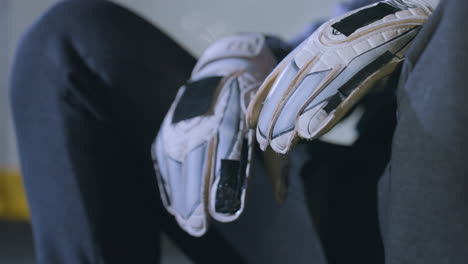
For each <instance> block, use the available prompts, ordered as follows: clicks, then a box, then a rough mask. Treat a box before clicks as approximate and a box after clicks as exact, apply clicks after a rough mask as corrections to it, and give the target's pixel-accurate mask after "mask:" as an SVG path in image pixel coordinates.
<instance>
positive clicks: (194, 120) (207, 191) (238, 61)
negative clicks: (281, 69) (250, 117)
mask: <svg viewBox="0 0 468 264" xmlns="http://www.w3.org/2000/svg"><path fill="white" fill-rule="evenodd" d="M276 64H277V60H276V58H275V57H274V55H273V53H272V51H271V50H270V48H269V47H268V46H267V41H266V38H265V37H264V36H263V35H260V34H250V33H249V34H237V35H234V36H230V37H226V38H223V39H221V40H219V41H216V42H215V43H214V44H212V45H211V46H210V47H209V48H208V49H207V50H206V51H205V52H204V54H203V55H202V56H201V58H200V60H199V61H198V63H197V65H196V66H195V69H194V70H193V72H192V75H191V79H190V80H189V81H188V82H187V83H186V84H185V85H184V86H182V87H181V89H180V90H179V92H178V94H177V96H176V99H175V101H174V103H173V104H172V106H171V108H170V110H169V112H168V113H167V115H166V117H165V119H164V122H163V124H162V126H161V129H160V131H159V133H158V135H157V138H156V141H155V143H154V144H153V147H152V153H153V157H154V160H155V163H156V168H157V172H158V173H157V179H158V184H159V189H160V193H161V196H162V200H163V203H164V205H165V207H166V208H167V210H168V211H169V212H170V213H171V214H173V215H174V216H175V218H176V220H177V222H178V223H179V225H180V226H181V227H182V228H183V229H184V230H185V231H187V232H188V233H189V234H191V235H193V236H202V235H203V234H204V233H205V232H206V231H207V228H208V222H209V219H210V216H211V217H213V218H214V219H216V220H218V221H221V222H230V221H234V220H235V219H237V218H238V217H239V216H240V214H241V213H242V211H243V210H244V206H245V198H246V189H247V186H248V178H249V174H250V161H251V156H252V144H253V143H254V140H255V138H254V136H255V131H254V130H253V129H249V127H248V126H247V123H246V121H245V111H246V108H247V106H248V104H249V102H250V101H251V99H252V98H253V96H254V94H255V92H256V91H257V89H258V87H259V86H260V84H261V83H262V81H263V80H264V79H265V77H266V76H267V75H268V73H269V72H271V70H273V68H274V67H275V65H276Z"/></svg>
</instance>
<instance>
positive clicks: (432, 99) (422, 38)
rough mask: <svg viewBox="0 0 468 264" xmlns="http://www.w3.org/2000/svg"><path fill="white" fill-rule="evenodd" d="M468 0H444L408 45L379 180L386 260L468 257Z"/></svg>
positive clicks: (453, 262)
mask: <svg viewBox="0 0 468 264" xmlns="http://www.w3.org/2000/svg"><path fill="white" fill-rule="evenodd" d="M467 17H468V1H464V0H446V1H442V3H441V6H440V7H439V8H438V10H437V11H436V12H435V14H434V15H433V16H432V18H431V19H430V21H429V22H428V23H427V24H426V25H425V26H424V28H423V29H422V31H421V33H420V34H419V36H418V37H417V38H416V40H415V43H414V44H413V46H412V47H411V50H409V52H408V55H407V60H406V62H405V64H404V67H403V72H402V76H401V78H400V86H399V89H398V102H397V103H398V123H397V128H396V131H395V135H394V139H393V146H392V154H391V155H392V156H391V162H390V164H389V166H388V168H387V171H386V173H385V175H384V177H383V178H382V179H381V183H380V197H379V198H380V205H381V208H380V209H381V217H380V219H381V225H382V233H383V237H384V244H385V254H386V263H388V264H397V263H398V264H400V263H401V264H403V263H405V264H406V263H408V264H419V263H421V264H423V263H424V264H428V263H434V264H436V263H437V264H441V263H444V264H445V263H447V264H449V263H450V264H462V263H468V104H467V103H466V102H465V101H466V99H467V98H468V65H467V61H468V34H466V25H467V20H466V19H467Z"/></svg>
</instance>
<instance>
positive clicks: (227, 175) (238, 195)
mask: <svg viewBox="0 0 468 264" xmlns="http://www.w3.org/2000/svg"><path fill="white" fill-rule="evenodd" d="M226 86H227V87H226V88H228V89H229V99H228V101H227V104H226V108H225V110H224V114H223V120H222V121H221V123H220V125H219V128H218V136H217V144H216V147H215V151H214V152H215V153H216V157H215V161H214V163H215V166H214V167H215V170H214V177H213V180H212V183H211V187H210V199H209V209H210V214H211V216H212V217H213V218H215V219H216V220H218V221H220V222H231V221H234V220H236V219H237V218H238V217H239V215H240V214H241V213H242V211H243V209H244V201H245V190H246V188H247V182H246V179H247V177H248V176H249V174H247V173H246V166H247V162H248V161H249V160H248V145H247V144H246V143H245V142H244V141H245V136H246V131H247V129H246V123H245V119H244V118H243V117H244V114H243V112H244V109H243V107H242V104H241V98H242V97H243V96H244V94H243V91H241V88H240V86H239V79H238V78H234V79H232V81H229V82H227V83H226Z"/></svg>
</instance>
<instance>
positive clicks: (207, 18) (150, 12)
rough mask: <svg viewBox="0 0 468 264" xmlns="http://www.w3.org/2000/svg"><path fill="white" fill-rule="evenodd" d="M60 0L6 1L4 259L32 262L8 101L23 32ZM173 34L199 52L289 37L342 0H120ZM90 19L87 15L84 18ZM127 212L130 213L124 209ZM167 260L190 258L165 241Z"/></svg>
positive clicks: (1, 95)
mask: <svg viewBox="0 0 468 264" xmlns="http://www.w3.org/2000/svg"><path fill="white" fill-rule="evenodd" d="M54 2H56V0H0V263H2V264H19V263H21V264H32V263H34V250H33V243H32V235H31V232H30V226H29V223H28V219H29V215H28V209H27V202H26V197H25V194H24V190H23V186H22V181H21V174H20V170H19V162H18V158H17V151H16V147H15V137H14V130H13V128H12V123H11V117H10V109H9V105H8V76H9V69H10V67H11V64H12V61H13V57H14V53H15V49H16V46H17V44H18V41H19V40H20V38H21V35H22V34H23V33H24V32H25V30H27V28H28V26H29V25H30V24H32V23H34V20H35V19H37V17H38V16H39V15H40V14H41V13H42V12H44V11H45V10H46V9H47V8H48V7H50V6H51V5H53V4H54ZM115 2H118V3H119V4H121V5H123V6H125V7H127V8H128V9H131V10H133V11H134V12H136V13H138V14H139V15H141V16H143V17H144V18H146V19H147V20H149V21H151V22H152V23H153V24H155V25H156V26H158V27H159V28H160V29H162V30H163V31H165V32H166V33H167V34H169V35H170V36H171V37H173V38H174V39H175V40H176V41H177V42H179V44H181V45H182V46H183V47H185V48H186V49H187V50H189V51H190V52H191V53H192V54H193V55H195V56H199V55H200V54H201V52H202V51H203V50H204V49H205V48H206V47H207V46H208V45H209V44H210V43H211V42H213V41H214V40H216V39H218V38H220V37H222V36H225V35H228V34H231V33H235V32H243V31H244V32H245V31H254V32H265V33H271V34H274V35H278V36H281V37H283V38H284V39H286V40H289V39H291V38H293V37H294V36H296V35H297V34H299V33H300V32H302V31H303V30H304V29H305V28H306V27H307V25H308V24H310V23H311V22H313V21H315V20H317V19H322V18H327V17H329V16H331V15H332V14H333V10H334V9H333V8H334V6H335V5H336V4H337V2H339V0H294V1H277V0H273V1H272V0H256V1H249V0H237V1H227V0H198V1H193V0H171V1H168V0H165V1H164V0H115ZM83 19H86V18H83ZM123 213H125V212H123ZM162 263H164V264H176V263H190V262H189V261H188V260H187V259H186V258H185V257H184V256H182V255H181V254H180V253H179V251H178V250H177V249H176V248H174V247H173V246H172V245H171V244H170V243H169V242H167V240H166V239H165V240H164V248H163V262H162Z"/></svg>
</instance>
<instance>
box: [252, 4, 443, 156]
mask: <svg viewBox="0 0 468 264" xmlns="http://www.w3.org/2000/svg"><path fill="white" fill-rule="evenodd" d="M437 4H438V0H388V1H382V2H379V3H376V4H372V5H368V6H366V7H363V8H360V9H357V10H354V11H351V12H349V13H347V14H345V15H342V16H339V17H337V18H333V19H331V20H329V21H328V22H326V23H324V24H323V25H322V26H321V27H320V28H319V29H317V30H316V31H315V32H314V33H313V34H312V35H311V36H310V37H309V38H308V39H306V40H305V41H304V42H302V43H301V44H300V45H299V46H298V47H297V48H296V49H295V50H294V51H292V52H291V53H290V54H289V55H288V56H287V57H286V58H285V59H284V60H283V61H282V62H281V63H280V64H279V65H278V66H277V67H276V68H275V69H274V70H273V72H272V73H271V74H270V75H269V76H268V77H267V79H266V80H265V82H264V83H263V84H262V86H261V87H260V89H259V92H258V93H257V95H256V96H255V98H254V99H253V100H252V102H251V104H250V106H249V108H248V110H247V113H246V118H247V120H248V123H249V125H250V127H252V128H255V127H256V130H257V132H256V134H257V141H258V142H259V144H260V148H261V149H263V150H266V149H267V147H268V146H270V147H271V148H272V149H273V150H274V151H275V152H278V153H283V154H284V153H287V152H288V151H289V150H290V149H291V147H292V146H293V145H294V144H295V142H296V141H298V140H299V138H304V139H309V140H310V139H315V138H317V137H319V136H321V135H323V134H324V133H326V132H327V131H329V130H330V129H331V128H332V127H333V126H334V125H335V124H336V123H337V122H338V121H340V119H341V118H343V116H345V115H346V114H347V113H348V112H349V110H350V109H351V108H352V107H353V106H354V105H355V104H356V103H357V102H358V101H359V100H360V99H361V98H362V97H363V96H364V95H365V94H366V93H368V92H369V90H370V89H371V88H372V86H373V85H374V84H375V83H376V82H378V81H380V80H382V79H383V78H384V77H386V76H388V75H389V74H391V73H392V72H393V71H394V70H395V69H396V68H397V66H398V65H399V64H400V63H401V62H402V61H403V59H404V54H405V51H406V49H407V48H408V46H409V44H410V43H411V41H412V40H413V39H414V37H415V36H416V34H417V33H418V31H419V29H420V28H421V26H422V25H423V24H424V22H425V21H426V20H427V18H428V17H429V16H430V14H431V13H432V11H433V9H434V8H435V7H436V6H437Z"/></svg>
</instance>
